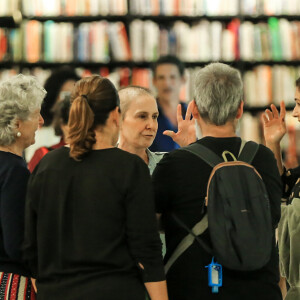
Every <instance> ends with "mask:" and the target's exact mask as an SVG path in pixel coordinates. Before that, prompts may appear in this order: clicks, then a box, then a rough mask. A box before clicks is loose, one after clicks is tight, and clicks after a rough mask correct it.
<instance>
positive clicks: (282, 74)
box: [243, 65, 300, 106]
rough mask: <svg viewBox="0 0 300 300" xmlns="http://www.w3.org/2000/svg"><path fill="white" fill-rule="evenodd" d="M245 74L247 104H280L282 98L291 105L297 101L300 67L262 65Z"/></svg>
mask: <svg viewBox="0 0 300 300" xmlns="http://www.w3.org/2000/svg"><path fill="white" fill-rule="evenodd" d="M243 76H244V77H243V79H244V90H245V103H246V104H247V106H267V105H270V103H274V104H276V105H279V103H280V101H282V100H284V101H285V103H286V104H287V105H290V106H291V105H293V104H294V103H295V101H294V94H295V81H296V79H297V78H299V77H300V67H289V66H279V65H275V66H273V67H271V66H266V65H260V66H258V67H256V68H254V69H253V70H251V71H247V72H245V73H244V74H243Z"/></svg>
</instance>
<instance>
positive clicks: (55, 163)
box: [29, 147, 159, 299]
mask: <svg viewBox="0 0 300 300" xmlns="http://www.w3.org/2000/svg"><path fill="white" fill-rule="evenodd" d="M137 175H138V177H136V176H137ZM149 180H150V179H149V175H148V170H147V167H146V166H145V165H144V163H143V161H142V160H140V159H139V158H138V157H136V156H134V155H131V154H129V153H127V152H124V151H122V150H120V149H117V148H111V149H103V150H93V151H91V152H90V153H89V154H88V155H87V156H86V157H85V158H84V160H82V161H81V162H76V161H75V160H73V159H70V158H69V148H67V147H62V148H60V149H58V150H53V151H52V152H51V153H49V154H48V155H46V157H45V158H44V159H43V160H42V161H41V163H40V164H39V166H38V167H37V169H36V170H35V172H34V173H33V175H32V177H31V179H30V186H31V190H32V193H30V194H29V200H30V204H31V205H32V207H33V209H34V210H35V211H36V213H37V216H38V219H37V223H38V227H37V239H38V241H39V246H38V249H37V255H38V257H39V260H38V264H37V267H38V270H37V273H38V280H39V285H38V287H39V291H40V292H39V297H42V298H41V299H43V296H44V295H46V296H47V299H50V298H51V297H50V296H52V298H51V299H76V297H78V299H88V293H87V292H88V291H89V290H91V291H92V294H94V293H95V290H98V291H99V292H101V291H102V292H103V284H102V282H103V281H104V282H109V281H108V279H109V278H110V279H111V281H114V282H115V283H116V284H117V283H118V285H119V290H116V293H117V294H116V295H118V293H120V292H121V291H123V292H124V291H126V292H127V293H129V292H130V290H131V289H136V291H135V292H134V293H133V295H134V294H136V295H139V294H141V293H142V294H143V293H144V291H143V288H142V286H140V289H139V288H138V287H139V284H138V283H139V279H138V276H137V270H136V265H135V262H134V260H132V258H131V255H132V254H135V255H137V254H138V255H139V256H140V257H144V256H147V255H149V254H150V256H151V250H148V249H145V248H143V246H142V245H141V244H142V243H141V242H145V243H150V244H151V242H157V241H156V239H157V234H156V230H157V228H156V226H153V225H155V223H154V222H153V220H152V218H151V217H152V216H153V215H152V216H151V214H149V213H148V212H149V211H150V212H151V211H153V203H152V199H151V197H152V192H151V190H149V189H147V187H149V184H147V183H148V182H149ZM45 183H47V184H45ZM141 187H142V188H141ZM145 189H147V190H145ZM128 191H130V193H128ZM133 193H135V194H136V195H135V196H134V197H133V196H132V194H133ZM136 196H139V198H140V200H139V201H137V199H136V198H135V197H136ZM123 207H126V210H124V209H123ZM129 212H130V214H132V215H133V214H135V216H136V217H135V218H132V216H128V213H129ZM49 215H50V216H51V218H49ZM145 218H146V219H147V220H146V219H145ZM149 218H150V219H149ZM134 222H137V223H138V224H139V226H136V224H135V223H134ZM145 222H147V223H148V225H147V226H146V227H147V228H148V230H149V231H150V232H149V235H148V236H147V237H146V236H145V237H144V238H143V239H141V240H140V241H141V242H139V241H135V238H136V237H137V236H138V235H139V231H140V230H142V229H143V227H144V224H145ZM149 224H151V225H152V226H153V228H151V225H150V226H149ZM126 228H127V229H129V230H130V231H129V233H128V232H127V231H126ZM126 235H128V237H127V236H126ZM127 240H128V242H127ZM157 250H158V253H159V243H158V245H157ZM149 252H150V253H149ZM146 265H147V263H146ZM75 274H78V275H76V276H74V275H75ZM54 278H55V280H53V279H54ZM91 279H92V280H91ZM69 286H72V295H73V296H72V297H74V298H70V291H69ZM64 292H65V293H66V294H65V296H64ZM131 293H132V292H131ZM125 294H126V293H125ZM84 296H85V297H87V298H84ZM81 297H82V298H81ZM107 297H108V296H107ZM115 297H116V296H115ZM107 299H113V298H107ZM137 299H138V298H137Z"/></svg>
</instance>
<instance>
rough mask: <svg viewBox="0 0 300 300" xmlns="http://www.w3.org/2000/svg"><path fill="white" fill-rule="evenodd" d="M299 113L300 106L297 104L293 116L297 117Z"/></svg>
mask: <svg viewBox="0 0 300 300" xmlns="http://www.w3.org/2000/svg"><path fill="white" fill-rule="evenodd" d="M298 115H299V113H298V108H297V105H295V107H294V109H293V117H295V118H297V117H298Z"/></svg>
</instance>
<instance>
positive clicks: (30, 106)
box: [0, 74, 47, 146]
mask: <svg viewBox="0 0 300 300" xmlns="http://www.w3.org/2000/svg"><path fill="white" fill-rule="evenodd" d="M46 93H47V92H46V90H45V89H44V88H43V87H42V85H41V84H40V83H39V82H38V81H37V79H36V78H35V77H33V76H25V75H23V74H19V75H17V76H14V77H12V78H10V79H9V80H7V81H3V82H1V83H0V112H1V114H0V145H2V146H5V145H11V144H13V143H14V142H15V140H16V121H17V120H23V121H24V120H27V119H28V118H29V116H30V115H31V114H32V113H33V112H34V111H35V110H37V109H39V108H40V107H41V104H42V101H43V99H44V97H45V95H46Z"/></svg>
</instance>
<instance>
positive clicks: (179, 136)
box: [163, 101, 197, 147]
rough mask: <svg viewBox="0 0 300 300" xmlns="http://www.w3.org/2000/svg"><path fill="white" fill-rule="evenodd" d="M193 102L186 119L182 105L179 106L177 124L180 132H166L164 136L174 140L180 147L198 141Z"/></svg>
mask: <svg viewBox="0 0 300 300" xmlns="http://www.w3.org/2000/svg"><path fill="white" fill-rule="evenodd" d="M193 105H194V104H193V101H191V102H190V103H189V105H188V107H187V110H186V114H185V118H184V119H183V117H182V108H181V104H178V106H177V123H178V131H177V132H176V133H175V132H174V131H172V130H165V131H164V132H163V134H164V135H167V136H169V137H171V138H172V139H173V141H174V142H175V143H177V144H178V145H179V146H180V147H184V146H187V145H189V144H191V143H193V142H195V141H196V140H197V137H196V126H195V120H194V119H193V117H192V108H193Z"/></svg>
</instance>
